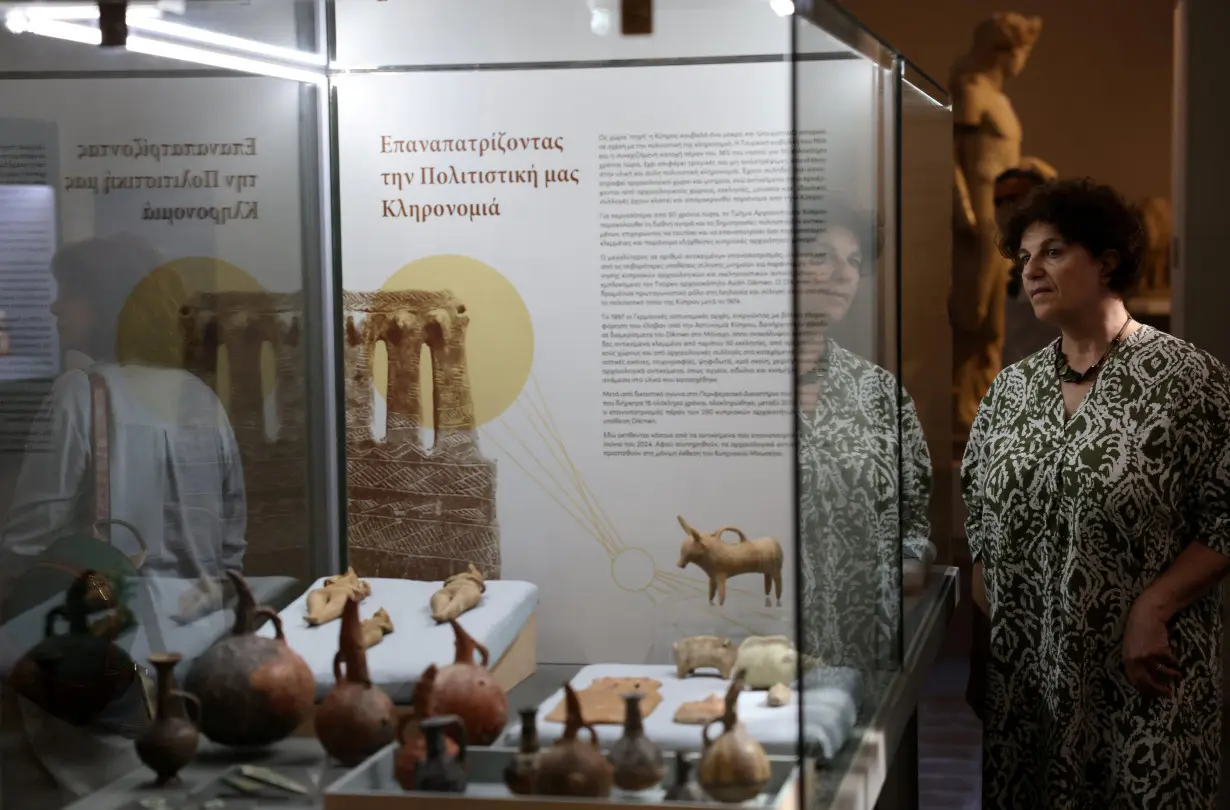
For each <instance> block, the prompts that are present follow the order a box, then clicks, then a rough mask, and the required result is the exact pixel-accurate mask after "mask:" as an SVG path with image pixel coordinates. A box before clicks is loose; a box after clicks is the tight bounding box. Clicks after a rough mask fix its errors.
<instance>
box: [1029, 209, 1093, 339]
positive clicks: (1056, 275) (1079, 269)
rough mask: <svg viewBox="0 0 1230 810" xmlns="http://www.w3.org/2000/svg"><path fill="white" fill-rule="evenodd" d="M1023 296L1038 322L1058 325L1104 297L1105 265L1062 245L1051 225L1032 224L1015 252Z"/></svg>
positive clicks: (1078, 247)
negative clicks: (1020, 271)
mask: <svg viewBox="0 0 1230 810" xmlns="http://www.w3.org/2000/svg"><path fill="white" fill-rule="evenodd" d="M1017 259H1018V261H1020V263H1021V268H1022V274H1021V278H1022V281H1023V282H1024V289H1025V295H1026V296H1027V297H1028V298H1029V303H1030V304H1031V305H1032V306H1033V308H1034V315H1036V316H1037V317H1038V319H1039V320H1041V321H1046V322H1048V323H1061V322H1063V321H1064V320H1067V319H1069V318H1070V317H1072V316H1073V315H1079V314H1081V313H1083V312H1087V311H1089V310H1090V309H1092V308H1093V307H1095V306H1097V304H1098V303H1099V302H1100V301H1101V300H1102V298H1103V297H1105V295H1106V294H1107V287H1106V281H1105V279H1104V274H1105V271H1106V269H1107V267H1106V263H1105V262H1103V261H1101V260H1099V259H1097V258H1095V257H1094V256H1093V255H1092V254H1091V253H1090V252H1089V251H1088V250H1086V249H1085V248H1084V247H1083V246H1081V245H1078V244H1072V243H1069V242H1065V241H1064V238H1063V237H1062V236H1060V234H1059V230H1058V229H1057V228H1055V226H1054V225H1050V224H1047V223H1045V222H1035V223H1034V224H1033V225H1030V226H1029V228H1027V229H1026V230H1025V234H1024V236H1022V237H1021V247H1020V250H1019V251H1017Z"/></svg>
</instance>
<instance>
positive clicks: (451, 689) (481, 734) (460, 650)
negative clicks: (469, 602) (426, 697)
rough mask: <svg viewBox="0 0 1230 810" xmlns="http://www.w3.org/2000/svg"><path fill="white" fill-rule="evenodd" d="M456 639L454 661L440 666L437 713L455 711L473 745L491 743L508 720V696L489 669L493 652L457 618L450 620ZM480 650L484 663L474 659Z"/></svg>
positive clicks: (435, 699)
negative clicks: (458, 621) (478, 640)
mask: <svg viewBox="0 0 1230 810" xmlns="http://www.w3.org/2000/svg"><path fill="white" fill-rule="evenodd" d="M449 624H451V625H452V626H453V635H454V637H455V639H456V648H457V655H456V657H455V659H454V661H453V663H451V664H449V665H448V666H446V667H442V668H441V669H440V674H439V675H437V676H436V689H435V695H434V703H435V713H436V714H455V715H457V716H458V717H460V718H461V722H462V725H464V726H465V730H466V739H467V740H468V741H469V742H470V743H471V744H472V745H491V744H492V743H493V742H495V741H496V740H497V739H498V738H499V736H500V734H501V733H503V731H504V724H505V723H507V722H508V695H506V694H504V690H503V689H501V688H500V685H499V684H498V683H497V682H496V680H495V676H494V675H492V674H491V673H490V672H489V671H488V670H487V664H488V663H489V662H490V653H489V652H488V651H487V648H486V647H484V646H483V645H482V644H479V643H478V642H477V641H475V640H474V638H473V637H472V636H471V635H470V634H469V633H467V632H466V631H465V630H464V629H463V628H462V627H461V625H460V624H458V623H457V620H456V619H454V620H453V621H450V622H449ZM475 652H477V653H478V654H479V657H480V658H481V659H482V661H481V663H476V662H475V661H474V653H475Z"/></svg>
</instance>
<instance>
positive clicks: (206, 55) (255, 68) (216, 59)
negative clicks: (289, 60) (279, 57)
mask: <svg viewBox="0 0 1230 810" xmlns="http://www.w3.org/2000/svg"><path fill="white" fill-rule="evenodd" d="M127 48H128V50H130V51H132V52H133V53H143V54H145V55H147V56H161V57H163V58H165V59H179V60H180V61H183V62H193V63H195V64H198V65H211V66H213V67H220V68H226V69H228V70H239V71H243V72H244V73H256V74H259V75H262V76H272V77H274V78H275V79H290V80H291V81H296V82H306V83H308V84H324V83H325V74H324V73H323V72H322V73H313V72H312V71H310V70H300V69H298V68H293V67H284V66H283V65H275V64H272V63H270V62H262V61H260V60H258V59H248V58H247V57H244V56H232V55H231V54H228V53H218V52H216V51H207V50H205V49H204V48H193V47H190V46H188V45H180V44H178V43H173V42H162V41H160V40H157V39H149V38H148V37H134V36H132V35H131V34H130V35H129V36H128V43H127Z"/></svg>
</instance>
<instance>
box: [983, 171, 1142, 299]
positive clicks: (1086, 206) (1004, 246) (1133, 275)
mask: <svg viewBox="0 0 1230 810" xmlns="http://www.w3.org/2000/svg"><path fill="white" fill-rule="evenodd" d="M1040 222H1041V223H1046V224H1047V225H1051V226H1053V227H1054V228H1055V230H1057V231H1059V235H1060V236H1062V237H1063V238H1064V241H1066V242H1069V243H1073V244H1078V245H1080V246H1081V247H1083V248H1085V250H1087V251H1089V253H1090V254H1092V255H1093V256H1094V257H1100V256H1103V255H1105V254H1106V253H1108V252H1111V251H1113V252H1114V253H1115V254H1116V255H1117V256H1118V258H1119V263H1118V264H1117V265H1116V266H1115V269H1114V270H1113V271H1112V272H1111V274H1110V279H1109V281H1108V286H1109V287H1110V290H1111V292H1114V293H1115V294H1117V295H1120V296H1126V295H1128V294H1130V293H1131V292H1132V291H1133V290H1134V289H1135V288H1136V284H1137V283H1138V282H1139V280H1140V273H1141V261H1142V260H1143V258H1144V253H1145V229H1144V225H1143V223H1142V222H1141V219H1140V215H1139V213H1138V212H1137V211H1136V208H1135V207H1134V206H1132V205H1130V204H1129V203H1128V202H1127V200H1125V199H1124V198H1123V195H1122V194H1120V193H1119V192H1118V191H1115V190H1114V189H1113V188H1111V187H1110V186H1106V185H1101V184H1100V183H1096V182H1094V181H1093V180H1090V179H1088V178H1085V179H1082V180H1055V181H1052V182H1050V183H1046V184H1045V185H1041V186H1038V187H1037V188H1035V189H1033V190H1031V191H1030V192H1029V193H1028V194H1027V195H1026V196H1025V198H1024V199H1022V200H1021V202H1020V203H1018V204H1017V206H1016V208H1014V209H1013V210H1012V211H1011V212H1010V213H1009V214H1008V216H1007V217H1006V218H1005V221H1004V223H1003V226H1002V229H1001V232H1000V240H999V249H1000V252H1001V253H1003V254H1004V256H1006V257H1008V258H1009V259H1011V260H1012V261H1014V262H1017V261H1019V260H1018V258H1017V253H1018V252H1019V251H1020V249H1021V239H1022V238H1023V237H1024V236H1025V231H1026V230H1028V229H1029V226H1030V225H1035V224H1037V223H1040Z"/></svg>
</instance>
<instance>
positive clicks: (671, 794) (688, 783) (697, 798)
mask: <svg viewBox="0 0 1230 810" xmlns="http://www.w3.org/2000/svg"><path fill="white" fill-rule="evenodd" d="M664 798H665V799H666V800H667V801H668V802H689V803H691V804H702V803H703V802H704V801H705V789H704V788H702V787H701V786H700V782H697V781H696V774H695V773H694V772H693V771H692V763H691V761H689V760H688V755H687V754H685V753H684V752H683V751H676V752H675V784H673V785H671V786H670V789H669V790H667V791H666V796H665V797H664Z"/></svg>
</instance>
